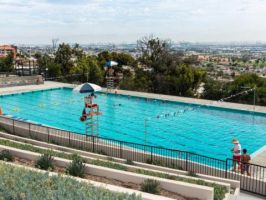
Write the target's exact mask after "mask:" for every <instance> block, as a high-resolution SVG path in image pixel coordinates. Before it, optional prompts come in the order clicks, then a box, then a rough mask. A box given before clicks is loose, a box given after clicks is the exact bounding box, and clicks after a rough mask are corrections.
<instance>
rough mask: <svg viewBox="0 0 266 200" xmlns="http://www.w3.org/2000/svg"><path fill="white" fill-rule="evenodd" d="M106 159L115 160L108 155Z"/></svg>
mask: <svg viewBox="0 0 266 200" xmlns="http://www.w3.org/2000/svg"><path fill="white" fill-rule="evenodd" d="M106 159H107V160H109V161H114V162H115V159H114V158H112V157H110V156H108V157H107V158H106Z"/></svg>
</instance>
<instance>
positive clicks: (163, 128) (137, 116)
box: [0, 88, 266, 159]
mask: <svg viewBox="0 0 266 200" xmlns="http://www.w3.org/2000/svg"><path fill="white" fill-rule="evenodd" d="M83 97H84V95H82V94H77V93H73V92H72V90H71V89H68V88H60V89H53V90H45V91H39V92H28V93H22V94H15V95H5V96H1V97H0V106H1V107H2V108H3V110H4V113H5V114H8V115H12V116H14V117H17V118H22V119H26V120H30V121H33V122H37V123H41V124H44V125H49V126H53V127H57V128H61V129H66V130H70V131H73V132H78V133H82V134H84V131H85V125H84V123H81V122H80V120H79V118H80V116H81V112H82V109H83V105H84V103H83ZM95 102H96V103H98V104H99V105H100V110H101V112H102V113H103V115H101V116H100V117H99V136H101V137H106V138H111V139H117V140H123V141H128V142H135V143H140V144H144V143H145V142H144V141H145V127H146V133H147V137H146V144H150V145H155V146H160V147H166V148H173V149H178V150H184V151H190V152H194V153H198V154H202V155H206V156H210V157H215V158H219V159H225V158H227V157H231V152H230V149H231V148H232V144H231V140H232V138H234V137H237V138H238V139H239V140H240V142H241V145H242V148H247V149H248V151H249V152H250V153H252V152H254V151H256V150H257V149H259V148H260V147H262V146H264V145H265V144H266V115H265V114H253V113H248V112H243V111H236V110H228V109H220V108H213V107H206V106H201V107H199V106H196V105H191V104H185V103H177V102H167V101H160V100H153V99H148V100H147V99H145V98H138V97H131V96H123V95H112V94H108V95H106V94H104V93H99V94H98V96H97V98H96V99H95ZM119 104H120V105H119ZM145 121H146V125H147V126H145Z"/></svg>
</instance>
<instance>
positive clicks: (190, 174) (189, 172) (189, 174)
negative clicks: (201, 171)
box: [187, 171, 198, 177]
mask: <svg viewBox="0 0 266 200" xmlns="http://www.w3.org/2000/svg"><path fill="white" fill-rule="evenodd" d="M187 176H192V177H198V175H197V174H196V173H195V172H193V171H188V173H187Z"/></svg>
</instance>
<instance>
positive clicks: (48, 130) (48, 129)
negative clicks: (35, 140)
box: [47, 127, 50, 143]
mask: <svg viewBox="0 0 266 200" xmlns="http://www.w3.org/2000/svg"><path fill="white" fill-rule="evenodd" d="M47 134H48V142H49V143H50V128H49V127H47Z"/></svg>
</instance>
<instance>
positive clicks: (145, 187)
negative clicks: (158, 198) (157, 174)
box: [141, 179, 160, 194]
mask: <svg viewBox="0 0 266 200" xmlns="http://www.w3.org/2000/svg"><path fill="white" fill-rule="evenodd" d="M141 191H143V192H148V193H151V194H158V193H160V184H159V182H158V181H156V180H152V179H146V180H145V181H144V182H143V183H142V184H141Z"/></svg>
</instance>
